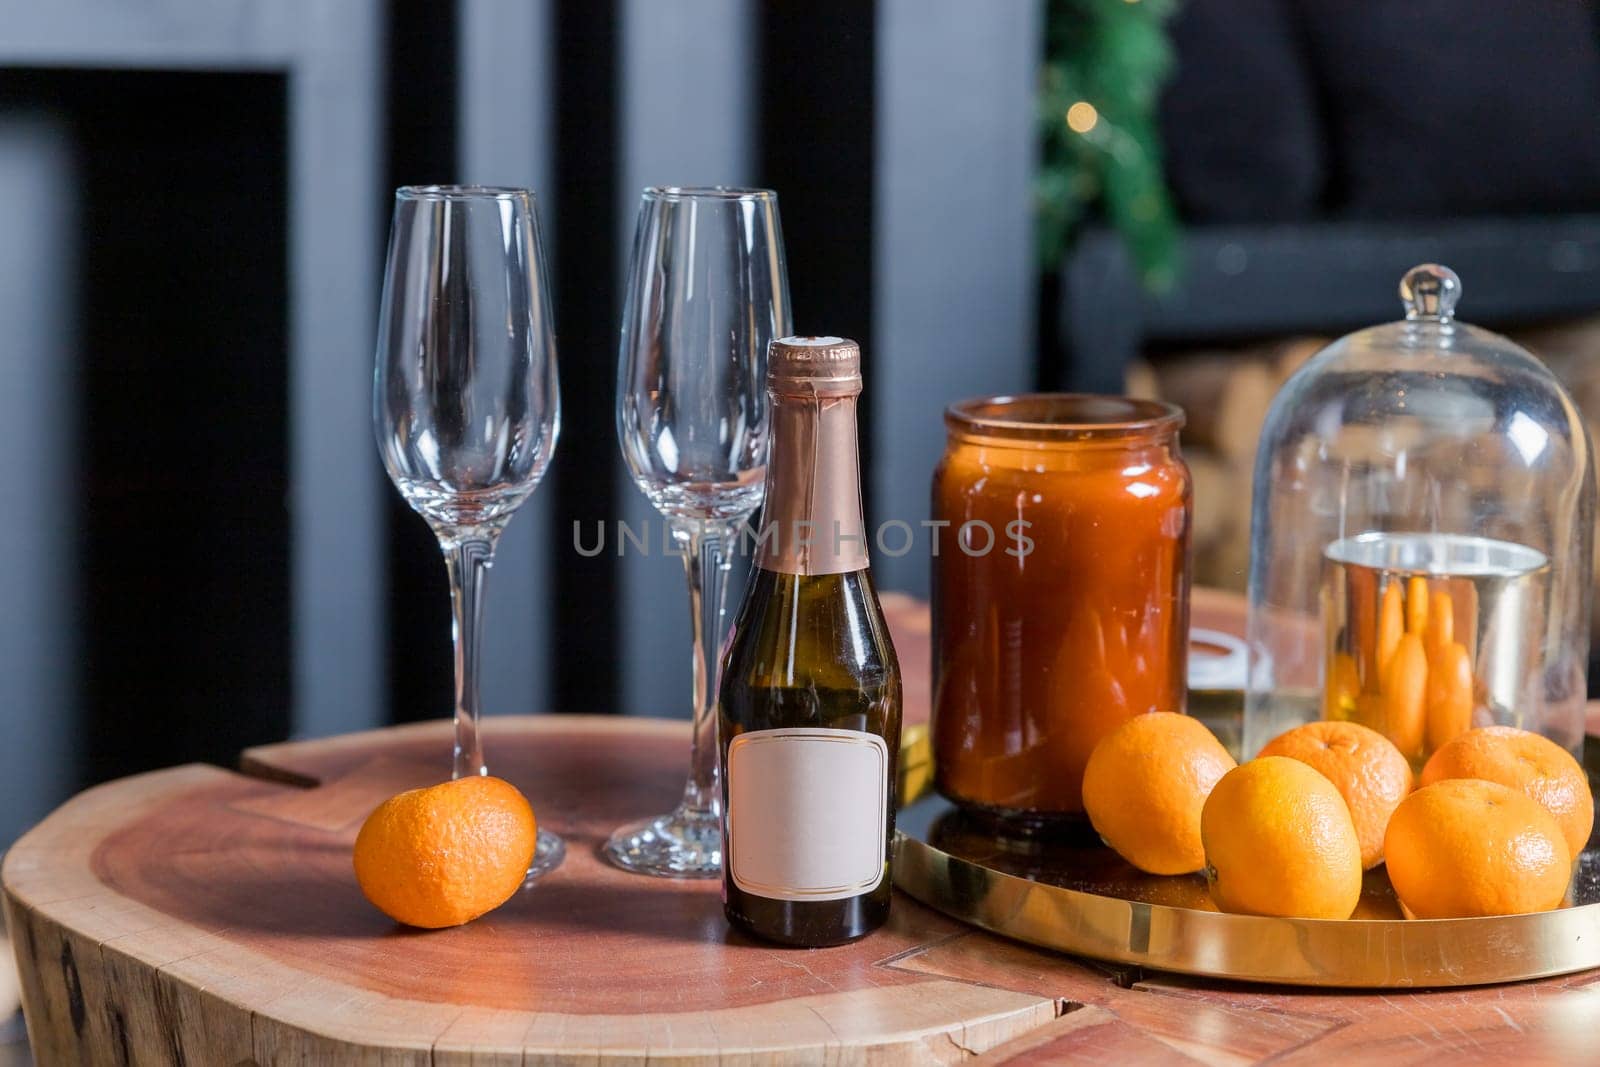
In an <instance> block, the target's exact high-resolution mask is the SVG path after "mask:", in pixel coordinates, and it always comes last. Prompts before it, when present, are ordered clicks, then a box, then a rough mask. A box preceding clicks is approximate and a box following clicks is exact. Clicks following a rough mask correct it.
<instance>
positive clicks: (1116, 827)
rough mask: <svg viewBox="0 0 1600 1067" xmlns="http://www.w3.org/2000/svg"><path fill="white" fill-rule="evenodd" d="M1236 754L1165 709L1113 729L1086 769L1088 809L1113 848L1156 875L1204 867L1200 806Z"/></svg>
mask: <svg viewBox="0 0 1600 1067" xmlns="http://www.w3.org/2000/svg"><path fill="white" fill-rule="evenodd" d="M1233 767H1234V760H1233V757H1232V756H1230V755H1229V754H1228V750H1227V749H1226V748H1224V747H1222V742H1220V741H1218V740H1217V739H1216V736H1215V735H1214V734H1212V732H1211V731H1210V730H1208V729H1206V727H1205V725H1204V724H1203V723H1201V722H1200V721H1199V720H1198V719H1192V718H1190V717H1189V716H1187V715H1176V714H1173V713H1171V712H1165V711H1158V712H1151V713H1149V714H1146V715H1137V716H1135V717H1134V718H1131V719H1129V720H1128V721H1127V722H1125V723H1123V724H1122V725H1121V726H1119V727H1117V728H1116V729H1115V730H1113V731H1112V732H1111V733H1109V734H1107V735H1106V736H1105V737H1104V738H1103V739H1102V740H1101V741H1100V743H1099V744H1098V745H1096V746H1095V749H1094V751H1093V753H1091V754H1090V756H1089V762H1088V764H1087V765H1086V766H1085V767H1084V772H1083V808H1084V812H1085V813H1086V814H1087V815H1088V816H1089V822H1090V823H1091V824H1092V825H1093V826H1094V828H1095V832H1096V833H1098V834H1099V835H1100V837H1101V839H1102V840H1104V841H1105V843H1106V844H1107V845H1110V846H1111V847H1112V848H1113V849H1115V850H1116V851H1117V853H1118V854H1119V855H1120V856H1122V858H1123V859H1125V860H1127V861H1128V862H1129V863H1131V864H1133V865H1134V866H1135V867H1137V868H1139V869H1140V870H1141V871H1148V872H1149V873H1151V874H1188V873H1190V872H1191V871H1198V870H1199V869H1200V868H1202V867H1204V866H1205V850H1204V848H1202V847H1201V844H1200V810H1201V809H1202V808H1203V807H1204V806H1205V802H1206V797H1207V796H1209V795H1210V793H1211V789H1212V787H1213V786H1215V785H1216V784H1217V782H1218V781H1219V780H1220V779H1221V778H1222V776H1223V775H1224V774H1226V773H1228V771H1230V770H1232V769H1233Z"/></svg>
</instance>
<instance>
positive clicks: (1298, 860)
mask: <svg viewBox="0 0 1600 1067" xmlns="http://www.w3.org/2000/svg"><path fill="white" fill-rule="evenodd" d="M1200 836H1201V838H1202V840H1203V841H1204V843H1205V851H1206V877H1207V879H1208V880H1209V881H1210V882H1211V899H1212V900H1213V901H1215V902H1216V905H1217V907H1219V908H1221V909H1222V910H1223V911H1230V912H1242V913H1244V914H1248V915H1279V916H1286V917H1296V918H1304V919H1348V918H1349V917H1350V913H1351V912H1353V911H1355V908H1356V904H1357V903H1358V902H1359V901H1360V899H1361V841H1360V839H1359V838H1358V837H1357V836H1356V828H1355V824H1354V823H1353V822H1352V821H1351V819H1350V809H1349V808H1348V807H1347V806H1346V805H1345V802H1344V798H1343V797H1342V796H1340V795H1339V790H1338V789H1336V788H1334V785H1333V783H1332V782H1330V781H1328V779H1327V778H1324V777H1323V776H1322V775H1321V774H1319V773H1318V772H1317V771H1314V770H1312V769H1311V767H1309V766H1307V765H1306V764H1304V763H1302V762H1300V761H1299V760H1297V759H1290V758H1289V757H1287V756H1262V757H1260V758H1258V759H1253V760H1251V761H1250V762H1248V763H1242V764H1240V765H1239V766H1238V767H1236V768H1234V769H1233V770H1231V771H1229V772H1228V773H1227V774H1225V775H1223V777H1222V780H1221V781H1220V782H1218V783H1217V784H1216V787H1215V788H1214V789H1212V790H1211V796H1210V797H1208V798H1207V799H1206V804H1205V809H1204V810H1203V811H1202V813H1201V816H1200Z"/></svg>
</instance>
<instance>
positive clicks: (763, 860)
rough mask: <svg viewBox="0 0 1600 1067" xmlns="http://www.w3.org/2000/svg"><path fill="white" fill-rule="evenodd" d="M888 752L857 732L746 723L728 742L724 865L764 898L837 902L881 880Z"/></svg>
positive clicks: (874, 739)
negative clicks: (757, 727) (748, 726)
mask: <svg viewBox="0 0 1600 1067" xmlns="http://www.w3.org/2000/svg"><path fill="white" fill-rule="evenodd" d="M888 819H889V749H888V746H887V745H885V744H884V741H883V738H882V737H879V736H878V735H877V734H869V733H862V732H860V731H856V730H820V729H811V728H796V729H787V730H753V731H751V732H750V733H745V734H740V735H739V736H738V737H735V738H734V739H733V741H732V742H731V743H730V744H729V745H728V856H727V859H728V872H729V875H730V876H731V877H732V878H733V884H734V885H736V886H738V887H739V888H740V889H742V890H743V891H744V892H746V893H751V894H753V895H755V896H760V897H767V898H769V899H772V900H844V899H847V898H849V897H855V896H860V895H861V894H862V893H869V892H871V891H872V890H873V889H876V888H877V887H878V884H879V883H880V882H882V881H883V877H884V871H885V869H886V866H887V865H886V864H885V862H884V855H885V842H886V840H887V837H888Z"/></svg>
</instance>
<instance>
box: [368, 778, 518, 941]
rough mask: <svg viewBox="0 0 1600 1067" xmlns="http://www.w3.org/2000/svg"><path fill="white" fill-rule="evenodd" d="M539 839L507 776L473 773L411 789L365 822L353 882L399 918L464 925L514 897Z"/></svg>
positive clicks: (416, 922) (414, 923)
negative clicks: (449, 780) (497, 776)
mask: <svg viewBox="0 0 1600 1067" xmlns="http://www.w3.org/2000/svg"><path fill="white" fill-rule="evenodd" d="M535 841H536V824H535V821H534V817H533V809H532V808H531V807H529V805H528V801H527V798H525V797H524V796H523V795H522V794H521V793H520V792H518V790H517V788H516V786H514V785H512V784H511V783H510V782H507V781H504V780H502V779H499V778H489V777H476V776H475V777H470V778H459V779H456V780H455V781H453V782H445V783H443V784H441V785H434V786H428V787H426V788H423V789H409V790H407V791H406V792H404V793H399V794H397V795H395V796H392V797H390V798H389V799H388V800H386V801H384V802H383V803H382V804H379V805H378V807H377V809H376V810H375V811H373V813H372V814H371V815H369V816H367V821H366V822H364V823H362V825H361V832H360V833H358V834H357V835H356V844H355V851H354V862H355V869H356V881H357V882H359V883H360V884H361V891H362V892H363V893H365V894H366V897H367V899H368V900H370V901H371V902H372V903H373V904H374V905H375V906H376V907H377V908H378V909H379V910H380V911H382V912H383V913H384V914H385V915H387V916H389V917H390V918H391V919H394V920H395V921H397V922H402V923H406V924H407V925H409V926H420V927H423V928H425V929H437V928H439V927H444V926H459V925H461V924H462V923H466V922H471V921H472V920H473V919H476V918H477V917H478V916H480V915H483V914H485V913H486V912H490V911H493V910H494V909H495V908H498V907H499V906H500V905H501V904H504V903H505V902H506V901H507V900H509V899H510V898H511V896H512V894H514V893H515V892H516V891H517V888H518V887H519V886H521V885H522V882H523V879H524V878H525V877H526V876H527V871H528V864H529V863H530V862H531V861H532V860H533V851H534V845H535Z"/></svg>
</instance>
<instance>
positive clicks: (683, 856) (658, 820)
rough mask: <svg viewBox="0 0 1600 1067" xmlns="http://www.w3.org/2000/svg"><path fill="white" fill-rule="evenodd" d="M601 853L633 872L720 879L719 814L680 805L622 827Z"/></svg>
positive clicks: (671, 876)
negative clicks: (661, 813)
mask: <svg viewBox="0 0 1600 1067" xmlns="http://www.w3.org/2000/svg"><path fill="white" fill-rule="evenodd" d="M601 852H602V854H603V855H604V856H605V858H606V860H607V861H608V862H610V863H612V864H614V865H616V866H618V867H621V868H622V869H623V870H625V871H632V872H633V873H634V874H650V875H655V876H656V877H657V878H720V877H722V817H721V816H720V815H719V814H717V813H715V812H707V811H691V810H689V809H688V808H685V807H682V806H679V807H678V808H677V809H676V810H674V811H671V812H668V813H667V814H665V815H657V816H656V817H654V818H652V819H644V820H642V821H640V822H636V823H629V824H628V825H627V826H624V827H622V828H621V829H619V830H618V831H617V832H616V833H614V834H612V835H611V839H610V840H608V841H607V842H606V844H605V848H603V849H602V850H601Z"/></svg>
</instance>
